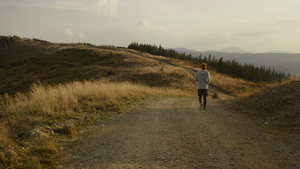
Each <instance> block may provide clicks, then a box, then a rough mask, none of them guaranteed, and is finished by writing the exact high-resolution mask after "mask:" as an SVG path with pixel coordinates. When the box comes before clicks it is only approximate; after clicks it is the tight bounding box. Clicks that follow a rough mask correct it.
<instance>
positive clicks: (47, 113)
mask: <svg viewBox="0 0 300 169" xmlns="http://www.w3.org/2000/svg"><path fill="white" fill-rule="evenodd" d="M149 95H152V96H162V95H165V96H166V95H169V96H170V95H172V96H178V95H179V96H184V95H185V96H186V95H188V94H187V93H185V92H183V91H182V90H179V89H170V88H164V89H163V88H151V87H148V86H144V85H139V84H132V83H129V82H123V83H114V82H108V81H94V82H91V81H84V82H78V81H76V82H71V83H67V84H60V85H55V86H50V85H41V84H35V85H33V86H32V87H31V90H30V92H29V93H28V94H24V93H18V94H17V95H16V96H14V97H11V96H8V95H5V96H4V97H3V98H2V99H1V104H2V105H1V114H0V117H1V123H0V126H1V128H0V142H1V145H3V147H0V152H2V155H1V154H0V159H1V160H0V164H1V165H2V166H3V167H4V168H6V167H7V168H9V166H10V167H13V166H14V167H18V166H22V165H29V166H30V165H33V164H28V163H33V162H34V163H36V164H38V166H43V165H45V164H47V165H48V164H50V165H52V166H53V165H55V162H54V161H55V160H50V161H44V162H43V160H45V159H44V158H42V157H41V156H50V157H51V158H49V159H52V158H54V159H55V157H56V156H58V154H59V153H58V150H57V149H56V145H55V144H54V142H53V141H51V139H50V140H47V141H35V142H36V143H35V144H36V145H37V146H32V144H28V143H27V142H26V141H25V142H26V144H25V143H23V144H25V145H23V146H24V147H25V148H23V149H20V147H19V146H17V145H18V144H20V143H18V142H15V140H18V139H19V138H22V136H23V135H24V134H25V133H26V132H28V131H29V130H32V129H33V128H36V127H37V126H42V125H45V124H51V123H54V122H56V121H63V120H67V119H71V118H74V117H75V116H76V115H78V114H82V113H88V112H95V111H96V112H102V111H120V110H122V109H123V108H124V107H125V106H126V104H128V102H134V101H137V100H141V99H143V98H146V97H148V96H149ZM71 129H72V130H69V129H68V130H67V129H66V130H67V131H66V133H67V134H68V135H73V133H74V132H75V131H74V129H73V128H71ZM43 139H44V138H43ZM37 140H40V139H37ZM31 141H32V140H31ZM12 150H13V151H14V152H16V154H18V155H16V156H15V157H14V158H9V157H8V156H5V152H8V151H12ZM25 150H26V151H25ZM3 153H4V155H3ZM45 153H46V154H45ZM41 154H42V155H41ZM28 156H30V157H32V158H28V159H27V161H26V158H25V157H28ZM29 159H30V160H29ZM24 160H25V161H24ZM28 160H29V161H28ZM37 161H38V163H37ZM34 166H35V167H37V166H36V165H34ZM35 167H33V168H35ZM37 168H39V167H37Z"/></svg>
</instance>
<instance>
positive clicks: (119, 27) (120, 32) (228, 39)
mask: <svg viewBox="0 0 300 169" xmlns="http://www.w3.org/2000/svg"><path fill="white" fill-rule="evenodd" d="M299 6H300V1H296V0H287V1H281V0H272V1H271V0H266V1H259V0H245V1H237V0H226V1H225V0H203V1H198V0H190V1H179V0H172V1H171V0H165V1H158V0H153V1H146V0H142V1H141V0H128V1H119V0H87V1H79V0H73V1H69V0H52V1H42V0H29V1H24V0H2V1H0V15H1V16H4V17H1V18H0V22H1V25H0V35H4V36H10V35H11V36H12V35H16V36H20V37H23V38H38V39H44V40H48V41H51V42H62V43H73V42H89V43H92V44H95V45H114V46H127V45H128V44H130V43H131V42H133V41H137V42H139V43H147V44H156V45H162V46H163V47H166V48H176V47H184V48H188V49H194V50H198V51H206V50H222V49H224V48H228V47H235V48H240V49H242V50H245V51H251V52H253V53H261V52H268V51H279V52H291V53H300V49H299V48H298V44H300V39H299V38H298V37H299V30H298V28H299V26H300V11H299V10H298V7H299Z"/></svg>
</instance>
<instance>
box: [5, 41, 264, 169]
mask: <svg viewBox="0 0 300 169" xmlns="http://www.w3.org/2000/svg"><path fill="white" fill-rule="evenodd" d="M0 61H1V62H0V94H1V95H0V168H45V167H47V166H48V167H49V168H53V167H54V166H55V165H56V164H57V161H58V160H59V158H60V156H61V153H60V152H61V148H60V146H59V140H60V139H61V138H63V137H72V136H74V135H76V133H77V132H76V131H78V130H77V129H78V128H80V127H83V126H86V125H89V124H91V123H93V122H95V121H101V120H105V119H106V118H107V117H108V116H111V115H113V114H118V113H122V112H124V111H125V110H126V109H127V108H128V107H130V106H132V105H134V104H135V103H137V102H140V101H142V100H143V99H147V98H152V97H160V96H175V97H176V96H188V97H196V92H195V89H196V84H195V82H194V77H193V76H192V75H191V74H190V73H188V72H187V71H185V70H184V69H183V68H181V67H186V68H189V69H190V70H195V71H197V70H199V65H194V64H191V63H189V62H187V61H179V60H176V59H170V58H166V57H162V56H154V55H150V54H147V53H142V52H138V51H135V50H129V49H126V48H116V47H112V46H93V45H90V44H56V43H49V42H47V41H42V40H37V39H35V40H30V39H21V38H18V37H0ZM165 63H169V64H165ZM170 64H171V65H170ZM172 65H177V67H176V66H172ZM210 72H211V74H212V85H213V86H214V87H216V88H218V89H220V90H222V91H225V92H227V93H230V94H233V95H236V96H247V95H249V94H252V93H256V92H257V91H260V90H262V89H264V88H265V87H266V86H265V85H263V84H255V83H249V82H247V81H244V80H240V79H236V78H231V77H230V76H227V75H223V74H219V73H217V72H216V71H213V70H210ZM214 94H216V93H214ZM77 134H78V133H77Z"/></svg>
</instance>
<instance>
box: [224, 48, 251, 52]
mask: <svg viewBox="0 0 300 169" xmlns="http://www.w3.org/2000/svg"><path fill="white" fill-rule="evenodd" d="M220 52H225V53H251V52H250V51H247V50H243V49H240V48H237V47H227V48H223V49H221V50H220Z"/></svg>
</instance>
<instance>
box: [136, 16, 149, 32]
mask: <svg viewBox="0 0 300 169" xmlns="http://www.w3.org/2000/svg"><path fill="white" fill-rule="evenodd" d="M135 27H136V28H138V29H140V30H141V31H143V32H150V30H151V29H152V25H151V24H150V23H149V22H148V21H147V20H145V19H144V20H141V21H138V22H137V24H136V25H135Z"/></svg>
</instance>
